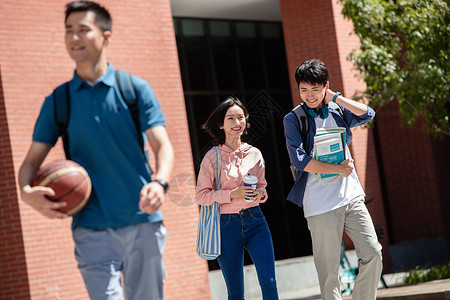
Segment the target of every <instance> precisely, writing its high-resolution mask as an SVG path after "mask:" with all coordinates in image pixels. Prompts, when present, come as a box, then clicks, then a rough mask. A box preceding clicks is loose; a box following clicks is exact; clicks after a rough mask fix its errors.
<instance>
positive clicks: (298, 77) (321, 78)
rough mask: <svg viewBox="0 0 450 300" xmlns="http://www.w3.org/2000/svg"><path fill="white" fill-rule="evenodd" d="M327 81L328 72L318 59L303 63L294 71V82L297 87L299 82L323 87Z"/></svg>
mask: <svg viewBox="0 0 450 300" xmlns="http://www.w3.org/2000/svg"><path fill="white" fill-rule="evenodd" d="M328 80H329V75H328V70H327V68H326V67H325V64H324V63H323V62H322V61H320V60H318V59H315V58H313V59H311V60H307V61H304V62H303V63H302V64H301V65H300V66H299V67H298V68H297V70H296V71H295V81H297V86H299V85H300V82H305V83H309V84H311V85H316V84H321V85H323V86H325V85H326V84H327V81H328Z"/></svg>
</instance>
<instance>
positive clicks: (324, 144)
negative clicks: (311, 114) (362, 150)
mask: <svg viewBox="0 0 450 300" xmlns="http://www.w3.org/2000/svg"><path fill="white" fill-rule="evenodd" d="M345 140H346V130H345V128H344V127H336V128H320V129H318V130H317V131H316V135H315V136H314V159H316V160H319V161H323V162H326V163H329V164H336V165H338V164H340V163H341V162H342V161H344V160H345V159H346V158H345ZM334 176H338V174H323V173H322V174H320V178H321V179H325V178H330V177H334Z"/></svg>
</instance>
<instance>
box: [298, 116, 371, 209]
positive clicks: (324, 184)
mask: <svg viewBox="0 0 450 300" xmlns="http://www.w3.org/2000/svg"><path fill="white" fill-rule="evenodd" d="M315 122H316V127H317V129H319V128H334V127H338V126H337V124H336V121H335V120H334V118H333V117H332V116H329V117H328V118H326V119H325V120H323V119H321V118H319V117H317V118H315ZM345 153H346V154H345V157H346V158H347V159H351V158H352V157H351V154H350V150H349V148H348V146H347V144H345ZM363 197H365V193H364V190H363V188H362V186H361V183H360V182H359V179H358V175H357V174H356V170H355V169H353V172H352V173H351V174H350V175H349V176H348V177H343V176H333V177H329V178H324V179H321V178H320V175H319V174H316V173H309V174H308V181H307V183H306V190H305V196H304V199H303V212H304V214H305V218H307V217H311V216H315V215H320V214H323V213H326V212H329V211H332V210H335V209H337V208H339V207H342V206H344V205H347V204H348V203H350V202H352V201H355V200H358V199H360V198H363Z"/></svg>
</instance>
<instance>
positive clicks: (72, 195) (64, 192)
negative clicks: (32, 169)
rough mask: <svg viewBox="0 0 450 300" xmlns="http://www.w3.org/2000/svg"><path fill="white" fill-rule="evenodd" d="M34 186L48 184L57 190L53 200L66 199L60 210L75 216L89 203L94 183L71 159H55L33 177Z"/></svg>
mask: <svg viewBox="0 0 450 300" xmlns="http://www.w3.org/2000/svg"><path fill="white" fill-rule="evenodd" d="M33 186H46V187H49V188H52V189H53V190H54V191H55V196H53V197H48V198H49V199H50V200H52V201H57V202H59V201H64V202H66V203H67V205H66V206H64V207H61V208H59V209H58V211H61V212H64V213H66V214H68V215H69V216H73V215H75V214H77V213H78V212H80V211H81V210H82V209H83V207H84V206H85V205H86V204H87V202H88V200H89V196H90V195H91V190H92V184H91V179H90V178H89V175H88V173H87V172H86V170H85V169H84V168H83V167H82V166H80V165H79V164H77V163H76V162H73V161H71V160H55V161H51V162H49V163H46V164H44V165H42V166H41V167H40V168H39V171H38V172H37V173H36V176H35V177H34V179H33Z"/></svg>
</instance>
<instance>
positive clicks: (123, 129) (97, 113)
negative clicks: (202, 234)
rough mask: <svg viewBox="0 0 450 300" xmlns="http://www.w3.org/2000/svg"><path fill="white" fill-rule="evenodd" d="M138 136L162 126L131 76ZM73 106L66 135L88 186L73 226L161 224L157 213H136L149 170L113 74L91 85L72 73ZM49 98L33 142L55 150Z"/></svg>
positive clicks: (148, 94) (153, 103) (152, 102)
mask: <svg viewBox="0 0 450 300" xmlns="http://www.w3.org/2000/svg"><path fill="white" fill-rule="evenodd" d="M132 80H133V84H134V87H135V90H136V94H137V97H138V99H139V100H138V103H139V104H138V105H139V119H140V124H141V130H142V132H145V130H147V129H148V128H151V127H154V126H158V125H162V126H165V121H164V117H163V114H162V112H161V108H160V105H159V103H158V101H157V99H156V97H155V94H154V93H153V91H152V89H151V88H150V86H149V85H148V83H147V82H146V81H144V80H143V79H141V78H139V77H136V76H133V77H132ZM69 90H70V98H71V103H70V105H71V107H70V121H69V124H68V128H67V133H68V136H69V141H70V153H71V156H72V160H73V161H75V162H77V163H78V164H80V165H81V166H83V167H84V168H85V169H86V171H87V172H88V173H89V176H90V178H91V181H92V187H93V190H92V194H91V197H90V199H89V202H88V204H87V205H86V207H85V208H84V209H83V210H82V211H81V212H80V213H79V214H77V215H75V216H74V217H73V222H72V227H73V228H75V227H77V226H81V227H88V228H99V229H100V228H117V227H123V226H128V225H133V224H138V223H143V222H158V221H161V220H162V219H163V218H162V214H161V211H158V212H156V213H155V214H153V215H148V214H146V213H143V212H142V211H140V210H139V207H138V203H139V193H140V191H141V188H142V187H143V186H144V185H145V184H147V183H148V182H150V181H151V178H150V169H149V167H148V164H147V163H146V160H145V158H144V156H143V154H142V151H141V149H140V146H139V142H138V138H137V132H136V127H135V125H134V123H133V119H132V117H131V113H130V111H129V109H128V107H127V105H126V103H125V102H124V100H123V99H122V97H121V95H120V92H119V89H118V87H117V83H116V78H115V70H114V67H113V66H112V65H111V64H108V70H107V72H106V73H105V74H104V75H103V76H102V77H101V78H100V79H99V80H98V81H97V82H96V83H95V84H90V83H88V82H86V81H83V80H81V79H80V78H79V77H78V76H77V74H76V72H74V76H73V79H72V80H71V81H70V82H69ZM53 101H54V98H53V94H51V95H50V96H48V97H47V98H46V99H45V101H44V104H43V106H42V108H41V111H40V114H39V117H38V119H37V121H36V124H35V127H34V132H33V141H36V142H41V143H46V144H48V145H50V146H52V147H53V146H54V145H55V144H56V141H57V140H58V130H57V126H56V123H55V119H54V105H53Z"/></svg>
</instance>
